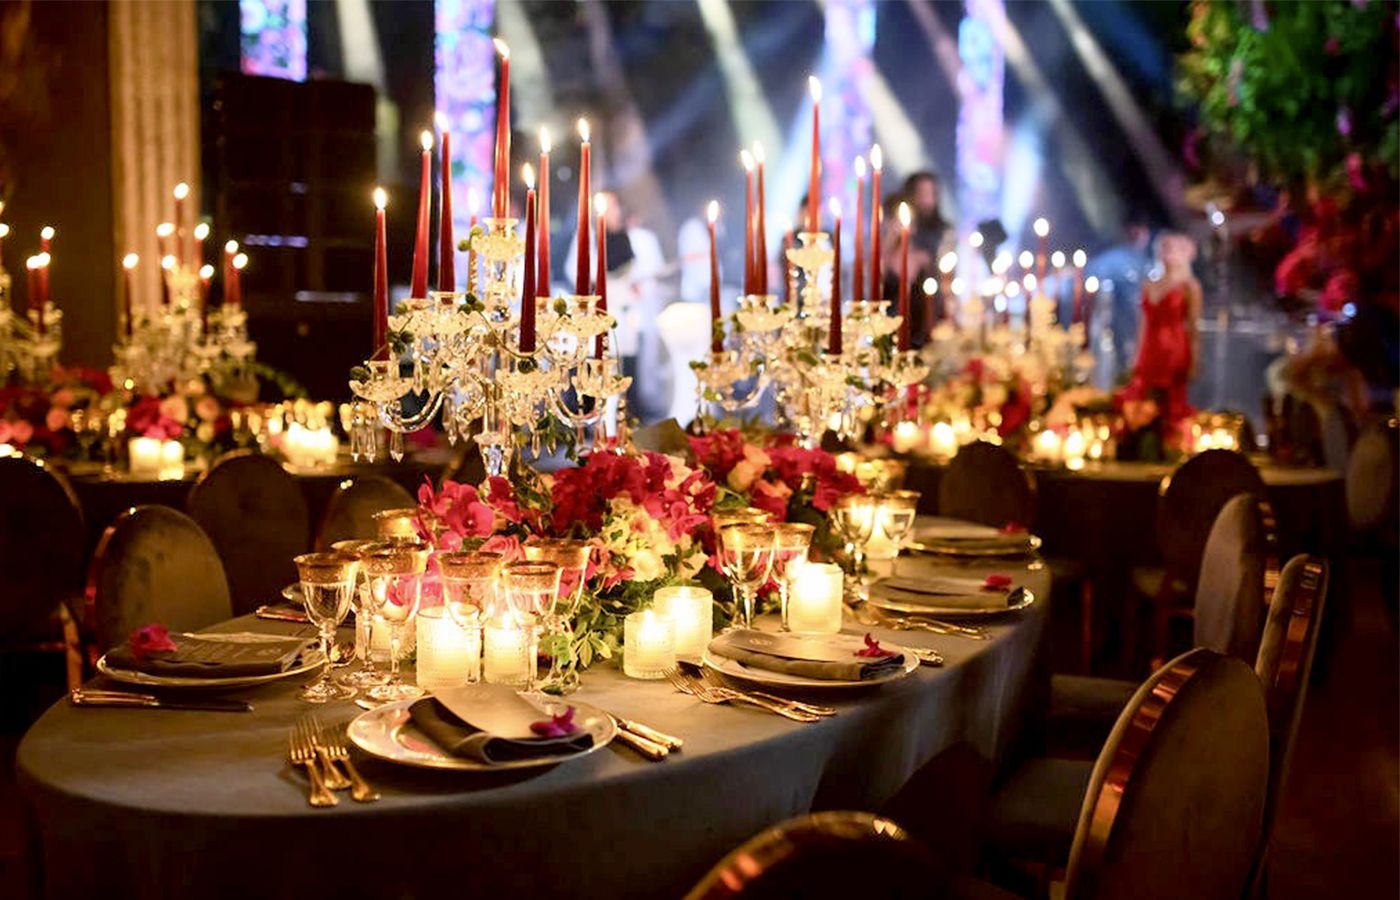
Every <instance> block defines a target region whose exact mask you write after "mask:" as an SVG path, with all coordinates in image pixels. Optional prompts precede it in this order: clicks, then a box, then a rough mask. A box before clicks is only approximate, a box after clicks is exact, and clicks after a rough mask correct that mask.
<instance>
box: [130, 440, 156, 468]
mask: <svg viewBox="0 0 1400 900" xmlns="http://www.w3.org/2000/svg"><path fill="white" fill-rule="evenodd" d="M161 449H162V448H161V440H160V438H153V437H138V438H132V439H131V440H130V441H128V442H127V445H126V451H127V460H128V462H129V465H130V468H131V474H133V475H159V474H160V464H161Z"/></svg>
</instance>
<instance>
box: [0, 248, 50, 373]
mask: <svg viewBox="0 0 1400 900" xmlns="http://www.w3.org/2000/svg"><path fill="white" fill-rule="evenodd" d="M10 302H11V295H10V273H9V272H7V271H5V269H4V267H3V266H0V382H3V381H5V380H6V379H8V378H9V377H10V376H11V375H14V376H16V377H17V378H19V380H20V381H28V382H32V381H44V380H46V379H47V378H48V376H49V373H50V372H52V371H53V367H54V365H55V364H56V363H57V362H58V351H59V349H60V348H61V347H62V346H63V311H62V310H60V309H59V308H58V307H56V306H55V305H54V304H53V303H52V302H48V303H45V304H44V307H43V308H42V309H35V308H30V309H28V310H27V311H26V315H24V316H17V315H15V314H14V312H13V310H12V309H11V306H10Z"/></svg>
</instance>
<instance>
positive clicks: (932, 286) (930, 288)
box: [919, 275, 938, 297]
mask: <svg viewBox="0 0 1400 900" xmlns="http://www.w3.org/2000/svg"><path fill="white" fill-rule="evenodd" d="M919 287H921V288H923V290H924V293H925V294H927V295H929V296H930V297H932V296H933V295H934V294H936V293H938V282H937V281H936V280H935V279H934V278H933V276H932V275H930V276H929V277H928V278H925V279H924V281H923V284H921V285H919Z"/></svg>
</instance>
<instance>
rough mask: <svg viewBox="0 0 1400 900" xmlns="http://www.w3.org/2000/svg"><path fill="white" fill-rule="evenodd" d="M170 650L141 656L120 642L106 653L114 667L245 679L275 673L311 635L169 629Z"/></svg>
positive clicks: (311, 643)
mask: <svg viewBox="0 0 1400 900" xmlns="http://www.w3.org/2000/svg"><path fill="white" fill-rule="evenodd" d="M170 640H171V641H172V642H173V643H174V644H175V649H174V650H167V651H163V652H158V653H152V654H149V655H147V656H145V657H144V658H142V657H139V656H137V655H136V654H135V653H133V652H132V651H131V647H130V646H128V645H126V644H121V645H119V646H117V647H114V648H112V649H111V650H109V651H108V652H107V665H109V666H111V667H112V668H114V669H126V670H128V671H134V672H144V673H146V674H147V675H166V676H173V677H180V678H247V677H255V676H259V675H276V674H278V673H280V672H285V671H287V670H288V669H290V668H291V667H292V666H293V665H295V664H296V663H297V661H298V659H299V658H300V657H301V655H302V653H303V652H305V651H306V650H308V649H309V648H311V647H313V646H315V644H316V640H315V639H314V638H298V637H276V636H274V635H267V634H253V633H247V632H245V633H230V634H216V635H215V634H207V635H206V634H178V633H175V632H172V633H171V635H170Z"/></svg>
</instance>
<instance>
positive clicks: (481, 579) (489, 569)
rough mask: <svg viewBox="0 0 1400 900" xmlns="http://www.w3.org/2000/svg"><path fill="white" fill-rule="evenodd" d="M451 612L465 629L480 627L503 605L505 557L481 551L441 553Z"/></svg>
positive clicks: (444, 594) (444, 589) (444, 596)
mask: <svg viewBox="0 0 1400 900" xmlns="http://www.w3.org/2000/svg"><path fill="white" fill-rule="evenodd" d="M437 563H438V569H439V570H440V571H441V575H442V599H443V603H444V604H445V605H446V606H447V614H448V615H449V616H451V617H452V620H453V621H454V622H456V623H457V624H458V625H460V626H461V627H463V628H480V627H481V623H482V622H485V621H487V620H488V619H490V618H492V617H493V616H495V615H496V613H497V611H498V609H499V606H500V602H501V601H500V589H499V581H500V576H501V566H502V565H504V563H505V557H503V556H501V554H499V553H484V552H481V551H479V550H456V551H453V552H451V553H439V554H438V555H437Z"/></svg>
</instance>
